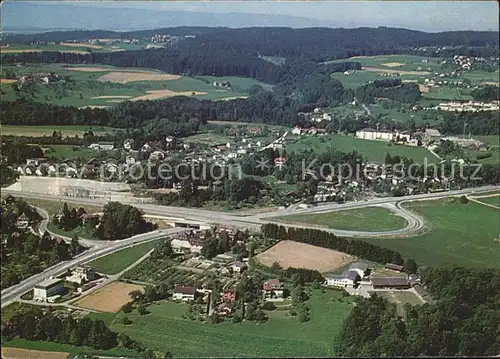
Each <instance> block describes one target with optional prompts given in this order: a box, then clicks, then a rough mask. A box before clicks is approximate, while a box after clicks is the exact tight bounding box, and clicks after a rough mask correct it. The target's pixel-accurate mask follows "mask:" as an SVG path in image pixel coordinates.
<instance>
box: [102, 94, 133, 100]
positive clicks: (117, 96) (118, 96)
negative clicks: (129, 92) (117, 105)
mask: <svg viewBox="0 0 500 359" xmlns="http://www.w3.org/2000/svg"><path fill="white" fill-rule="evenodd" d="M131 97H132V96H124V95H123V96H120V95H116V96H96V97H92V100H98V99H101V98H111V99H113V98H131Z"/></svg>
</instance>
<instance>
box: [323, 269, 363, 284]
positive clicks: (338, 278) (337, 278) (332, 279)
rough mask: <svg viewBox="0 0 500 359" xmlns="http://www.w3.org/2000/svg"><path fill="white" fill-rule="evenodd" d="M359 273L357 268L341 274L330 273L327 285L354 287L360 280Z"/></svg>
mask: <svg viewBox="0 0 500 359" xmlns="http://www.w3.org/2000/svg"><path fill="white" fill-rule="evenodd" d="M358 278H359V273H358V271H356V270H348V271H347V272H345V273H343V274H341V275H330V276H328V277H327V278H326V285H329V286H332V287H338V288H347V287H350V288H352V287H354V286H355V285H356V283H357V281H358Z"/></svg>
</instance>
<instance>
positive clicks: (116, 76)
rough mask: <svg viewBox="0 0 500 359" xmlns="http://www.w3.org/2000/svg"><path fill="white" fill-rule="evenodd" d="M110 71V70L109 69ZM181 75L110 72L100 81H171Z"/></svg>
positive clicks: (121, 82) (124, 82) (123, 82)
mask: <svg viewBox="0 0 500 359" xmlns="http://www.w3.org/2000/svg"><path fill="white" fill-rule="evenodd" d="M108 71H109V70H108ZM180 78H181V76H179V75H172V74H163V73H155V72H149V73H148V72H110V73H108V74H105V75H103V76H101V77H99V79H98V80H99V81H110V82H117V83H120V84H126V83H127V82H134V81H170V80H178V79H180Z"/></svg>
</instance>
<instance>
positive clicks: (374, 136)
mask: <svg viewBox="0 0 500 359" xmlns="http://www.w3.org/2000/svg"><path fill="white" fill-rule="evenodd" d="M356 137H357V138H361V139H364V140H385V141H391V140H392V139H393V138H394V134H393V133H392V132H391V131H387V130H374V129H372V128H364V129H362V130H359V131H356Z"/></svg>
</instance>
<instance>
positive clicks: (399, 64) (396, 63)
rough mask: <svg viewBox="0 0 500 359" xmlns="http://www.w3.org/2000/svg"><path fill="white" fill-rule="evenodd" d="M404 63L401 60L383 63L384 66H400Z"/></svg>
mask: <svg viewBox="0 0 500 359" xmlns="http://www.w3.org/2000/svg"><path fill="white" fill-rule="evenodd" d="M403 65H404V64H403V63H401V62H386V63H385V64H382V66H387V67H400V66H403Z"/></svg>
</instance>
